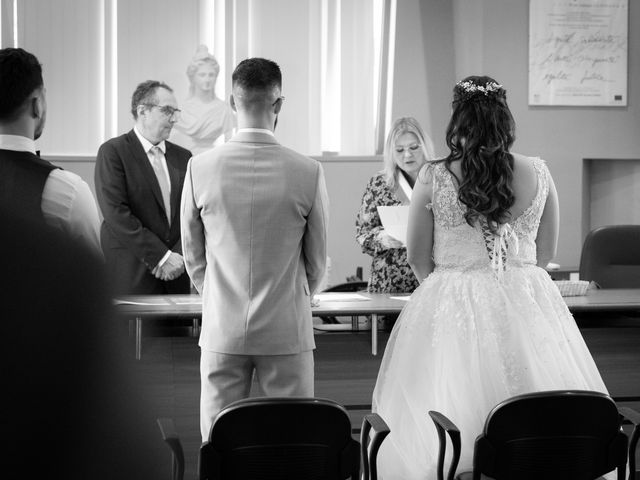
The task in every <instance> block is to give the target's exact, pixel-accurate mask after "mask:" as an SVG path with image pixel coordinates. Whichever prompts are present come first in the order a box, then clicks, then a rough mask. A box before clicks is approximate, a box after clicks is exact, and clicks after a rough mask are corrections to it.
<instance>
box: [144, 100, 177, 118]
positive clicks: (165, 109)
mask: <svg viewBox="0 0 640 480" xmlns="http://www.w3.org/2000/svg"><path fill="white" fill-rule="evenodd" d="M143 105H144V106H146V107H158V110H160V112H161V113H162V114H163V115H166V116H167V117H169V118H171V117H173V116H174V115H180V109H179V108H174V107H172V106H171V105H158V104H156V103H143Z"/></svg>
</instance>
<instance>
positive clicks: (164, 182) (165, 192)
mask: <svg viewBox="0 0 640 480" xmlns="http://www.w3.org/2000/svg"><path fill="white" fill-rule="evenodd" d="M151 158H152V160H151V166H152V167H153V171H154V172H155V173H156V178H157V179H158V184H159V185H160V191H161V192H162V200H163V201H164V209H165V211H166V212H167V221H168V222H169V225H171V186H170V185H169V179H168V178H167V174H166V173H165V171H164V168H162V150H160V148H159V147H156V146H154V147H151Z"/></svg>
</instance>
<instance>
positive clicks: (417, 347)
mask: <svg viewBox="0 0 640 480" xmlns="http://www.w3.org/2000/svg"><path fill="white" fill-rule="evenodd" d="M559 389H580V390H596V391H600V392H605V393H607V390H606V387H605V385H604V383H603V381H602V378H601V376H600V373H599V372H598V369H597V367H596V365H595V363H594V361H593V358H592V357H591V354H590V353H589V350H588V349H587V346H586V345H585V343H584V340H583V338H582V336H581V334H580V331H579V330H578V328H577V327H576V324H575V321H574V319H573V317H572V316H571V313H570V312H569V310H568V309H567V307H566V305H565V302H564V300H563V299H562V297H561V295H560V293H559V291H558V289H557V287H556V286H555V284H554V283H553V281H552V280H551V279H550V277H549V275H548V274H547V273H546V272H545V271H544V270H543V269H541V268H538V267H534V266H527V267H522V268H513V269H510V270H507V271H506V272H504V275H503V277H502V278H501V279H498V278H497V277H496V276H495V275H494V274H493V273H492V272H491V271H489V270H486V271H484V270H483V271H473V272H459V271H435V272H434V273H432V274H431V275H430V276H429V277H428V278H427V279H426V280H425V281H424V282H423V283H422V284H421V285H420V287H419V288H418V289H417V290H416V291H415V292H414V293H413V295H412V297H411V300H410V301H409V303H408V304H407V305H406V307H405V308H404V309H403V311H402V313H401V315H400V317H399V318H398V320H397V322H396V324H395V327H394V328H393V331H392V332H391V335H390V337H389V341H388V343H387V347H386V350H385V353H384V357H383V360H382V364H381V367H380V372H379V374H378V379H377V382H376V386H375V390H374V392H373V410H374V411H375V412H378V413H379V414H380V415H381V416H382V417H383V418H384V419H385V421H386V422H387V423H388V425H389V427H390V429H391V434H390V435H389V436H388V437H387V439H386V440H385V441H384V443H383V445H382V448H381V449H380V457H379V463H378V465H379V472H380V475H381V478H382V479H384V480H391V479H403V480H408V479H421V480H424V479H432V478H436V474H435V466H436V462H437V454H438V439H437V435H436V431H435V428H434V426H433V423H432V421H431V419H430V417H429V416H428V413H427V412H428V411H429V410H437V411H439V412H441V413H444V414H445V415H446V416H447V417H449V418H450V419H451V420H452V421H453V422H454V423H455V424H456V425H457V426H458V427H459V428H460V431H461V438H462V458H461V461H460V465H459V467H458V471H463V470H469V469H470V468H471V465H472V456H473V445H474V442H475V438H476V437H477V436H478V434H479V433H480V432H481V431H482V428H483V425H484V420H485V419H486V417H487V414H488V413H489V412H490V410H491V409H492V408H493V407H494V406H495V405H496V404H498V403H499V402H501V401H503V400H505V399H507V398H509V397H512V396H514V395H519V394H522V393H528V392H534V391H542V390H559Z"/></svg>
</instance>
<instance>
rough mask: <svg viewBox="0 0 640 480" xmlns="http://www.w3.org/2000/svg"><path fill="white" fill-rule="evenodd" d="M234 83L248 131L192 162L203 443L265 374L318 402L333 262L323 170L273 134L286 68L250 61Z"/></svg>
mask: <svg viewBox="0 0 640 480" xmlns="http://www.w3.org/2000/svg"><path fill="white" fill-rule="evenodd" d="M232 85H233V86H232V88H233V91H232V95H231V107H232V108H233V110H234V111H235V112H236V114H237V120H238V131H237V133H236V134H235V136H234V137H233V138H231V139H230V140H229V142H228V143H226V144H224V145H221V146H219V147H216V148H214V149H213V150H210V151H208V152H205V153H202V154H200V155H197V156H195V157H193V158H192V159H191V160H190V162H189V166H188V168H187V174H186V177H185V183H184V189H183V194H182V207H181V209H182V220H181V221H182V245H183V248H182V251H183V252H184V260H185V266H186V270H187V272H188V274H189V276H190V277H191V280H192V282H193V283H194V285H195V287H196V288H197V289H198V291H199V292H200V294H201V295H202V297H203V314H202V333H201V335H200V341H199V345H200V349H201V359H200V377H201V397H200V429H201V433H202V439H203V441H206V440H208V437H209V431H210V429H211V425H212V423H213V419H214V418H215V416H216V415H217V414H218V412H219V411H220V410H221V409H222V408H224V407H225V406H226V405H228V404H229V403H231V402H233V401H235V400H239V399H242V398H246V397H248V396H249V391H250V389H251V382H252V377H253V375H254V374H255V377H256V379H257V381H258V383H259V384H260V387H261V388H262V390H263V392H264V393H265V394H266V395H268V396H313V393H314V389H313V382H314V372H313V349H314V348H315V342H314V339H313V326H312V320H311V297H312V295H313V292H314V291H315V290H316V288H317V287H318V285H319V283H320V281H321V279H322V277H323V275H324V271H325V262H326V257H327V255H326V242H327V221H328V200H327V192H326V186H325V181H324V174H323V171H322V167H321V165H320V163H319V162H317V161H315V160H312V159H310V158H308V157H305V156H303V155H300V154H299V153H296V152H294V151H293V150H290V149H288V148H286V147H283V146H281V145H280V144H279V143H278V142H277V140H276V138H275V136H274V134H273V131H274V129H275V124H276V123H277V117H278V114H279V112H280V109H281V108H282V102H283V100H284V97H282V96H281V85H282V75H281V72H280V68H279V67H278V65H277V64H276V63H274V62H272V61H270V60H266V59H263V58H250V59H247V60H244V61H242V62H241V63H240V64H239V65H238V66H237V67H236V69H235V70H234V72H233V76H232Z"/></svg>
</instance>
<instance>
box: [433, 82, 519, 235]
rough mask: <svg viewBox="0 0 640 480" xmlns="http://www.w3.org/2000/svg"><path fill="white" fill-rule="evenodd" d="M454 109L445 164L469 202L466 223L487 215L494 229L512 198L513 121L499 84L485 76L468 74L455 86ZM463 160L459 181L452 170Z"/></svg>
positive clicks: (504, 216) (504, 217)
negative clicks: (454, 162) (451, 167)
mask: <svg viewBox="0 0 640 480" xmlns="http://www.w3.org/2000/svg"><path fill="white" fill-rule="evenodd" d="M452 107H453V113H452V115H451V120H450V121H449V125H448V127H447V134H446V141H447V146H448V147H449V149H450V151H451V153H450V154H449V156H448V157H447V158H446V159H445V165H446V167H447V169H448V170H449V171H450V172H451V173H452V174H453V176H454V177H455V178H456V180H457V181H458V185H459V187H458V199H459V200H460V202H462V203H463V204H464V205H465V206H466V207H467V212H466V213H465V219H466V220H467V223H469V225H473V224H475V223H476V222H477V220H478V218H479V217H481V216H482V217H486V219H487V223H488V224H489V228H490V229H491V230H492V231H493V232H494V233H495V231H496V229H497V226H498V225H500V224H503V223H505V221H506V220H507V219H508V217H509V209H510V208H511V207H512V206H513V204H514V202H515V196H514V194H513V188H512V185H511V182H512V180H513V156H512V155H511V154H510V153H509V149H510V148H511V146H512V145H513V142H514V141H515V122H514V120H513V116H512V115H511V111H510V110H509V107H508V106H507V95H506V91H505V89H504V88H503V87H502V85H499V84H498V82H496V81H495V80H494V79H492V78H490V77H485V76H470V77H467V78H465V79H464V80H462V81H461V82H458V83H457V84H456V86H455V87H454V88H453V103H452ZM455 160H461V170H462V180H460V179H459V178H458V177H457V176H456V175H455V174H454V173H453V172H452V171H451V169H450V165H451V162H453V161H455Z"/></svg>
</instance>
